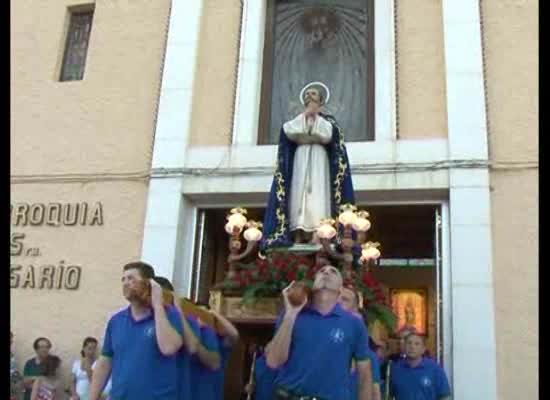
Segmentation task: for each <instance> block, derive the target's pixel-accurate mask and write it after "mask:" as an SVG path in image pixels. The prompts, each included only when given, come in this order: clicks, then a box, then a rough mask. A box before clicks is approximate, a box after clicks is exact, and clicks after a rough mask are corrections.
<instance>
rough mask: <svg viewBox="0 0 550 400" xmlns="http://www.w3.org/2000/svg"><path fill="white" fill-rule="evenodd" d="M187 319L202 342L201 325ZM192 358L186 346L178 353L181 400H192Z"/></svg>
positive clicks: (192, 319)
mask: <svg viewBox="0 0 550 400" xmlns="http://www.w3.org/2000/svg"><path fill="white" fill-rule="evenodd" d="M185 319H186V320H187V323H188V324H189V327H190V328H191V331H192V332H193V335H195V337H196V338H197V339H198V340H200V337H201V329H200V326H199V323H198V321H197V320H196V319H194V318H193V317H191V316H189V315H186V316H185ZM191 357H193V355H192V354H189V353H188V352H187V349H185V346H183V347H182V348H181V350H180V351H179V352H178V377H179V378H178V386H179V397H178V398H179V400H191V399H192V397H191V386H192V384H193V383H192V381H191Z"/></svg>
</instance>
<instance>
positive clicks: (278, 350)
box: [265, 281, 307, 369]
mask: <svg viewBox="0 0 550 400" xmlns="http://www.w3.org/2000/svg"><path fill="white" fill-rule="evenodd" d="M293 285H294V281H292V283H291V284H290V285H288V286H287V287H286V288H285V289H284V290H283V298H284V301H285V314H284V317H283V320H282V323H281V326H279V329H277V333H276V334H275V336H274V337H273V339H272V340H271V342H269V344H268V345H267V347H266V350H265V361H266V364H267V366H268V367H269V368H271V369H277V368H279V367H280V366H281V365H283V364H284V363H285V362H286V361H287V360H288V353H289V350H290V340H291V339H292V330H293V329H294V323H295V322H296V317H298V314H299V313H300V311H301V310H302V308H304V306H305V305H306V303H307V299H305V300H304V303H303V304H301V305H299V306H297V307H294V306H292V304H290V302H289V301H288V292H289V290H290V288H292V286H293Z"/></svg>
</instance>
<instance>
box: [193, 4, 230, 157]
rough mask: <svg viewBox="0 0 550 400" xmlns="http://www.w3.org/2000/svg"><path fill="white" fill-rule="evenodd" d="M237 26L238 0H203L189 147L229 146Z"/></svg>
mask: <svg viewBox="0 0 550 400" xmlns="http://www.w3.org/2000/svg"><path fill="white" fill-rule="evenodd" d="M240 25H241V2H240V1H239V0H223V1H219V0H204V2H203V14H202V17H201V31H200V39H199V51H198V60H197V70H196V71H197V72H196V76H195V83H194V88H193V90H194V96H193V115H192V117H191V136H190V140H189V143H190V145H191V146H212V145H228V144H230V143H231V136H232V127H233V106H234V105H233V103H234V98H235V85H236V82H237V58H238V57H237V55H238V52H239V49H238V45H239V38H240Z"/></svg>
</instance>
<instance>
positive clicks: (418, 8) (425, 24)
mask: <svg viewBox="0 0 550 400" xmlns="http://www.w3.org/2000/svg"><path fill="white" fill-rule="evenodd" d="M395 4H396V16H397V18H396V47H397V55H396V73H397V104H398V109H397V110H398V112H397V121H398V135H399V139H423V138H432V137H445V136H447V108H446V99H445V96H446V91H445V57H444V47H443V14H442V5H441V2H440V1H432V0H404V1H403V0H402V1H396V2H395Z"/></svg>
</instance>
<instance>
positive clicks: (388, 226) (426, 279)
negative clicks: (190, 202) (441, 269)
mask: <svg viewBox="0 0 550 400" xmlns="http://www.w3.org/2000/svg"><path fill="white" fill-rule="evenodd" d="M359 208H361V209H366V210H367V211H369V213H370V220H371V223H372V228H371V230H370V231H369V236H368V237H369V239H368V240H373V241H378V242H380V243H381V252H382V257H381V259H380V260H379V263H378V264H379V265H377V266H375V267H374V268H373V269H372V271H373V274H374V277H375V278H376V279H377V280H378V281H379V282H380V283H381V284H382V286H383V288H384V290H385V291H386V294H387V295H388V297H390V295H391V294H392V293H394V295H395V296H397V294H399V293H401V294H399V296H401V295H402V292H403V291H407V290H409V291H412V292H413V293H414V292H415V291H418V292H419V293H425V295H426V298H425V306H424V311H422V310H421V309H420V308H419V309H417V310H416V311H414V312H413V315H415V317H416V314H415V313H422V315H423V317H422V318H424V317H425V320H424V324H423V326H424V327H425V331H426V339H427V340H426V342H427V347H428V350H429V352H430V353H431V354H433V355H435V354H436V353H437V340H436V335H437V334H438V332H437V329H438V328H437V302H436V299H437V296H438V294H437V285H436V279H437V273H436V268H437V267H436V264H437V262H436V240H435V239H436V235H435V218H436V217H435V215H436V210H437V208H438V206H436V205H376V206H368V205H365V206H360V207H359ZM228 211H229V210H228V209H204V210H200V211H199V224H198V229H197V240H196V242H195V243H196V246H197V247H196V251H195V254H196V255H197V256H196V257H195V265H194V274H193V276H194V278H193V285H192V293H193V297H194V299H195V300H197V301H199V302H201V303H207V302H208V296H209V289H210V287H211V286H212V285H214V284H215V283H217V282H220V281H221V280H223V276H224V271H225V268H226V259H227V255H228V250H227V246H228V236H227V234H226V233H225V230H224V225H225V222H226V219H225V217H226V215H227V213H228ZM247 217H248V218H249V219H254V220H259V221H261V220H262V219H263V209H259V208H255V209H254V208H249V209H248V215H247ZM399 291H401V292H399ZM396 293H397V294H396ZM395 296H394V297H395ZM399 296H397V297H399ZM404 296H405V297H404V298H405V300H404V301H405V302H406V300H407V297H406V292H405V294H404ZM413 296H414V295H413ZM416 301H417V299H416V298H414V297H413V300H412V301H411V302H412V303H414V302H416ZM413 306H415V307H417V306H418V305H417V304H413ZM401 311H402V310H401ZM424 314H425V316H424ZM238 329H239V332H240V333H241V339H242V340H241V342H240V343H239V344H238V345H237V346H236V347H235V349H234V351H233V352H232V355H231V357H230V359H229V362H228V365H227V367H226V379H225V398H226V399H231V400H233V399H241V398H243V399H244V398H246V396H244V395H243V392H242V390H243V388H244V386H245V384H246V383H247V381H248V377H249V373H250V363H251V357H252V355H251V351H250V347H251V346H252V345H253V344H258V345H264V344H265V343H267V341H268V340H270V338H271V337H272V334H273V326H272V325H271V324H239V325H238ZM371 335H377V336H378V337H381V338H382V339H384V340H386V341H387V342H388V344H389V347H390V349H391V350H393V351H397V350H398V348H399V341H398V339H397V338H396V335H395V333H393V332H387V331H385V330H384V329H383V328H380V327H378V326H375V327H374V328H372V329H371Z"/></svg>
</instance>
